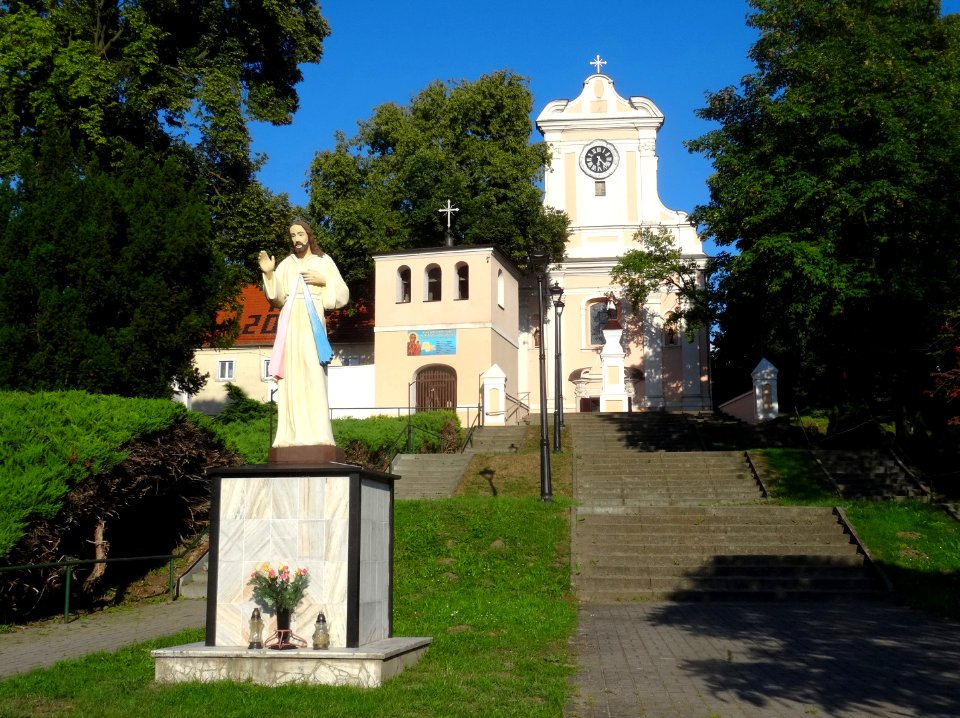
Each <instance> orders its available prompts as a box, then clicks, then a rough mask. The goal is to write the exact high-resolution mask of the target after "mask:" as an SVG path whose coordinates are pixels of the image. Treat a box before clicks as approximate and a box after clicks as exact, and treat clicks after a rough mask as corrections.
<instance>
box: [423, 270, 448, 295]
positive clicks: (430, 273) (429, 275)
mask: <svg viewBox="0 0 960 718" xmlns="http://www.w3.org/2000/svg"><path fill="white" fill-rule="evenodd" d="M424 274H425V277H426V282H424V297H423V300H424V301H425V302H439V301H440V299H441V297H442V294H441V283H442V281H443V272H442V271H441V270H440V266H439V265H436V264H431V265H429V266H428V267H427V270H426V272H425V273H424Z"/></svg>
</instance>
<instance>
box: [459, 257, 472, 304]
mask: <svg viewBox="0 0 960 718" xmlns="http://www.w3.org/2000/svg"><path fill="white" fill-rule="evenodd" d="M469 298H470V267H469V265H467V264H466V263H465V262H460V263H459V264H457V299H469Z"/></svg>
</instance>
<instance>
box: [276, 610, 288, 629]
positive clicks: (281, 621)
mask: <svg viewBox="0 0 960 718" xmlns="http://www.w3.org/2000/svg"><path fill="white" fill-rule="evenodd" d="M289 630H290V611H289V610H280V609H279V608H278V609H277V633H279V632H280V631H289Z"/></svg>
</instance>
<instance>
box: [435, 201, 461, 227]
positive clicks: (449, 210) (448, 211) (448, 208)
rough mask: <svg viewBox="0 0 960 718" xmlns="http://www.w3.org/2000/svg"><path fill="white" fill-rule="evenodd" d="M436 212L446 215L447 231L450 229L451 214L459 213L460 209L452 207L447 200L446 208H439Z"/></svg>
mask: <svg viewBox="0 0 960 718" xmlns="http://www.w3.org/2000/svg"><path fill="white" fill-rule="evenodd" d="M437 211H438V212H440V213H441V214H446V215H447V229H448V230H449V229H450V218H451V217H452V216H453V213H454V212H459V211H460V208H459V207H454V206H453V205H452V204H450V200H447V206H446V207H441V208H440V209H438V210H437Z"/></svg>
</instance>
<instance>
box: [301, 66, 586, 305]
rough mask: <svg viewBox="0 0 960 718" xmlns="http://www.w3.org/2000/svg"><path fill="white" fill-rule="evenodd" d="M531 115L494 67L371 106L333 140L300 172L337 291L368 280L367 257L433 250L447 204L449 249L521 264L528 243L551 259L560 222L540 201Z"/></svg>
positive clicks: (523, 97)
mask: <svg viewBox="0 0 960 718" xmlns="http://www.w3.org/2000/svg"><path fill="white" fill-rule="evenodd" d="M532 107H533V98H532V96H531V95H530V91H529V89H528V87H527V81H526V79H524V78H521V77H519V76H517V75H514V74H512V73H510V72H506V71H500V72H496V73H493V74H491V75H484V76H483V77H481V78H480V79H479V80H477V81H475V82H465V81H463V82H458V83H453V84H451V85H447V84H444V83H442V82H434V83H432V84H430V85H429V86H428V87H426V88H425V89H424V90H423V91H421V92H420V93H419V94H417V95H416V96H415V97H414V98H413V100H412V101H411V103H410V105H409V106H406V107H401V106H399V105H396V104H394V103H387V104H384V105H380V106H379V107H377V108H375V109H374V112H373V116H372V117H371V118H370V119H368V120H365V121H363V122H361V123H360V129H359V132H358V134H357V135H356V136H355V137H353V138H350V139H347V138H346V136H345V135H344V134H343V133H338V134H337V136H336V146H335V147H334V149H333V150H329V151H323V152H319V153H318V154H317V155H316V157H315V158H314V160H313V163H312V165H311V178H310V185H309V186H310V202H309V210H310V214H311V215H312V216H313V217H314V219H315V220H316V222H317V225H318V227H317V230H318V232H317V235H318V236H317V239H318V242H319V243H320V245H321V246H322V247H324V249H326V250H327V251H329V252H330V253H331V254H332V255H333V256H334V257H335V258H336V260H337V264H338V266H339V267H340V268H341V271H342V272H343V273H344V278H345V279H346V280H347V281H348V283H350V284H351V286H356V285H362V284H363V283H365V282H366V281H367V280H368V279H369V278H370V274H371V271H372V267H373V265H372V262H371V260H370V255H371V254H374V253H376V252H384V251H390V250H394V249H402V248H410V247H431V246H442V245H443V244H444V241H445V233H446V219H445V217H444V215H441V214H440V213H439V211H438V210H439V208H440V207H442V206H445V204H446V202H447V200H450V201H451V202H452V203H453V204H454V205H455V206H456V207H458V208H459V211H458V212H457V214H456V215H455V219H454V220H453V222H452V227H451V233H452V235H453V239H454V241H455V242H456V243H457V244H468V245H470V244H494V245H496V246H497V247H499V248H500V249H501V250H503V251H504V252H505V253H506V254H507V256H509V257H510V258H511V259H512V260H513V261H514V262H516V263H518V264H520V265H525V264H526V261H527V257H528V255H529V253H530V251H531V249H532V248H533V247H535V246H539V247H540V248H542V249H543V250H544V251H545V252H546V253H547V254H548V255H549V256H550V257H551V258H552V259H555V260H556V259H559V258H560V257H562V255H563V247H564V244H565V242H566V236H567V220H566V216H565V215H563V214H562V213H560V212H557V211H554V210H550V209H545V208H544V207H543V205H542V201H541V191H540V190H539V189H538V187H537V183H538V182H539V181H540V180H541V179H542V176H543V175H542V173H543V168H544V167H545V166H546V165H547V164H548V163H549V152H548V149H547V147H546V145H545V144H544V143H536V144H531V143H530V133H531V130H532V124H531V121H530V112H531V110H532Z"/></svg>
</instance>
